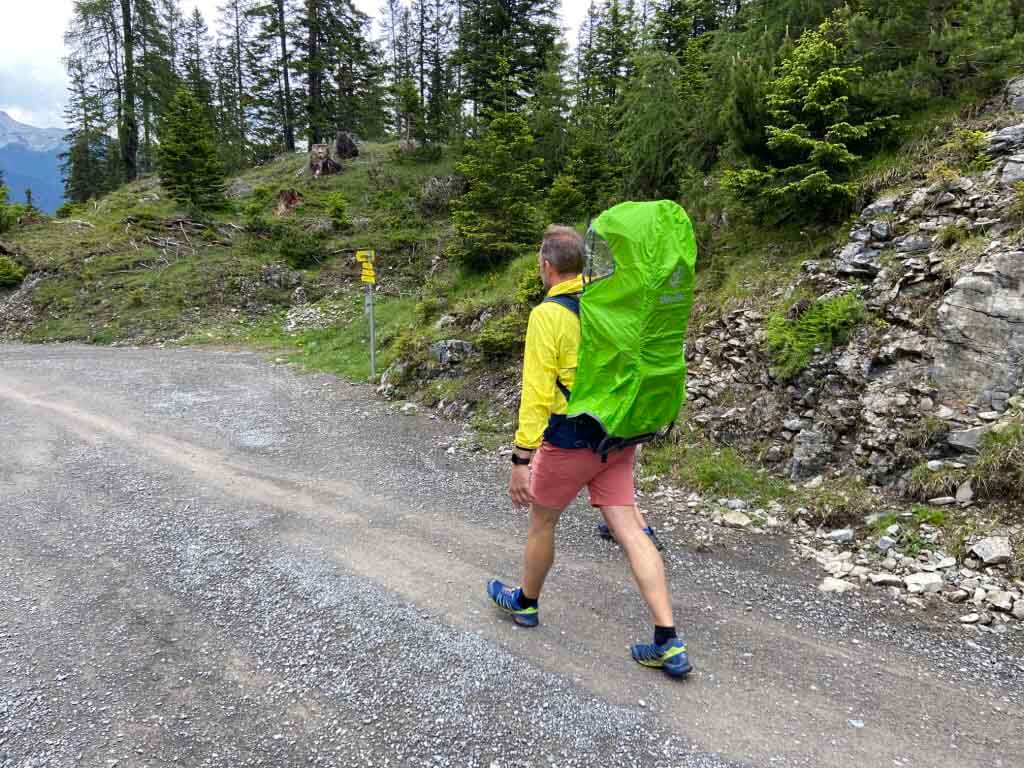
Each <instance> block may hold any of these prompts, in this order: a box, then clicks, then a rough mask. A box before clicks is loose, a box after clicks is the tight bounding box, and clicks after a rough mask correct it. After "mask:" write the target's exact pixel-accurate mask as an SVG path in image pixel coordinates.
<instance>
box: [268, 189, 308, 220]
mask: <svg viewBox="0 0 1024 768" xmlns="http://www.w3.org/2000/svg"><path fill="white" fill-rule="evenodd" d="M301 202H302V195H300V194H299V193H298V192H296V191H295V190H294V189H282V190H281V191H280V193H278V195H277V208H276V209H274V213H275V214H276V215H277V216H284V215H285V214H287V213H291V212H292V211H294V210H295V208H296V206H298V204H299V203H301Z"/></svg>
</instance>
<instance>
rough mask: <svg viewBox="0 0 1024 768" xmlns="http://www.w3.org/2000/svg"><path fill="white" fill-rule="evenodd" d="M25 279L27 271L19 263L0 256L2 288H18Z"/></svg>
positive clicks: (0, 281) (0, 284) (0, 283)
mask: <svg viewBox="0 0 1024 768" xmlns="http://www.w3.org/2000/svg"><path fill="white" fill-rule="evenodd" d="M24 279H25V270H24V269H22V268H21V266H20V265H18V263H17V262H15V261H13V260H12V259H9V258H7V257H6V256H0V288H16V287H17V286H19V285H21V281H22V280H24Z"/></svg>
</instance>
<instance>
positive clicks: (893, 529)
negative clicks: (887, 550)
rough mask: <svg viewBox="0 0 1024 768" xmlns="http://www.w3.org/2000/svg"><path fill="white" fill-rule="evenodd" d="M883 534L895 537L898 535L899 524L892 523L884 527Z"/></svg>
mask: <svg viewBox="0 0 1024 768" xmlns="http://www.w3.org/2000/svg"><path fill="white" fill-rule="evenodd" d="M885 535H886V536H892V537H893V538H896V537H897V536H899V535H900V527H899V525H897V524H896V523H893V524H892V525H890V526H889V527H888V528H886V529H885Z"/></svg>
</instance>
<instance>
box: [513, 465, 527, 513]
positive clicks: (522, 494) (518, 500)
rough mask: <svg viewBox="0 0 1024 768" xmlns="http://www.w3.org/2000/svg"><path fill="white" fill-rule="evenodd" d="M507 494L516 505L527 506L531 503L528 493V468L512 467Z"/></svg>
mask: <svg viewBox="0 0 1024 768" xmlns="http://www.w3.org/2000/svg"><path fill="white" fill-rule="evenodd" d="M508 495H509V496H511V497H512V503H513V504H515V505H516V506H517V507H528V506H530V504H532V503H533V496H531V495H530V468H529V467H517V466H513V467H512V477H511V478H510V479H509V481H508Z"/></svg>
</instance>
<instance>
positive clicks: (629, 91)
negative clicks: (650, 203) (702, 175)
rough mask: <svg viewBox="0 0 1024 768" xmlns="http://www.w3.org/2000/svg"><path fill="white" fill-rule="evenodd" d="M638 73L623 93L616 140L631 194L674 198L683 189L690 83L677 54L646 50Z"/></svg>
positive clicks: (637, 68)
mask: <svg viewBox="0 0 1024 768" xmlns="http://www.w3.org/2000/svg"><path fill="white" fill-rule="evenodd" d="M635 63H636V73H635V75H634V76H633V78H632V79H631V80H630V81H629V85H628V86H627V87H626V89H625V91H624V93H623V97H622V107H621V110H620V112H621V115H622V117H621V120H620V123H619V131H618V135H617V137H616V142H617V144H618V147H619V156H620V157H621V158H622V164H623V166H624V168H625V191H626V194H627V196H629V197H639V198H644V199H658V198H672V197H674V196H675V194H676V192H677V191H678V189H679V179H678V175H677V174H678V170H679V163H680V159H681V153H682V151H683V143H684V135H683V128H684V126H685V124H686V122H685V121H686V117H687V101H686V99H685V98H684V93H683V92H684V90H685V89H686V88H687V87H688V86H690V81H689V79H688V78H685V77H684V75H683V72H682V69H681V67H680V66H679V64H678V62H677V61H676V58H675V57H674V56H672V55H671V54H668V53H647V54H643V55H641V56H638V57H637V58H636V60H635Z"/></svg>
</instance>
